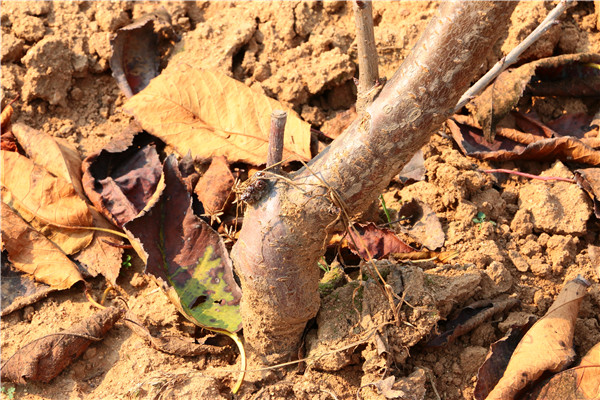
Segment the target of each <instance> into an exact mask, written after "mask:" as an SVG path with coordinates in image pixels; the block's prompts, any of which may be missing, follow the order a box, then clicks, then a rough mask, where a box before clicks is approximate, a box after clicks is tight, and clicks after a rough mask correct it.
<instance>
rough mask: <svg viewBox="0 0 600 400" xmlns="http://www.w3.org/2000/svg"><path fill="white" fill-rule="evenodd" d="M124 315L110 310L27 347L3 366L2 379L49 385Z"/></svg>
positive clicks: (114, 309)
mask: <svg viewBox="0 0 600 400" xmlns="http://www.w3.org/2000/svg"><path fill="white" fill-rule="evenodd" d="M121 314H122V310H120V309H118V308H115V307H109V308H106V309H104V310H102V311H100V312H98V313H96V314H94V315H92V316H91V317H89V318H87V319H85V320H83V321H82V322H80V323H79V324H77V325H74V326H73V327H72V328H71V329H70V330H68V331H65V332H61V333H55V334H50V335H47V336H44V337H42V338H40V339H37V340H34V341H33V342H30V343H28V344H26V345H25V346H24V347H22V348H21V349H19V350H18V351H17V352H16V353H15V354H13V355H12V356H11V357H10V358H9V359H8V361H6V362H5V363H4V365H3V366H2V370H1V377H2V379H3V380H7V381H11V382H15V383H21V384H25V383H27V382H32V381H34V382H43V383H48V382H50V381H51V380H52V379H54V378H55V377H56V376H57V375H58V374H60V373H61V372H62V370H64V369H65V368H66V367H67V366H68V365H69V364H71V362H73V361H74V360H75V359H76V358H77V357H79V356H80V355H81V354H82V353H83V352H84V351H85V350H86V349H87V348H88V346H89V345H90V344H92V342H97V341H99V340H102V338H103V337H104V335H105V334H106V332H108V331H109V330H110V328H112V327H113V325H114V324H115V322H117V321H118V320H119V318H120V317H121Z"/></svg>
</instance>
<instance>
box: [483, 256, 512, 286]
mask: <svg viewBox="0 0 600 400" xmlns="http://www.w3.org/2000/svg"><path fill="white" fill-rule="evenodd" d="M485 272H486V274H487V275H488V276H489V277H490V278H491V279H492V281H494V283H495V284H496V290H497V291H498V293H505V292H507V291H508V290H510V288H511V287H512V283H513V279H512V276H511V275H510V272H509V271H508V269H506V267H504V265H502V263H499V262H498V261H493V262H492V263H491V264H490V265H489V266H488V267H487V268H486V270H485Z"/></svg>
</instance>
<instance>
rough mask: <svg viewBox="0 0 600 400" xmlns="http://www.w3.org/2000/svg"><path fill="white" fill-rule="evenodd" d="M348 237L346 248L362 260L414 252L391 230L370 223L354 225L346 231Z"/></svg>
mask: <svg viewBox="0 0 600 400" xmlns="http://www.w3.org/2000/svg"><path fill="white" fill-rule="evenodd" d="M348 236H349V238H348V239H347V241H348V247H349V248H350V250H351V251H352V252H353V253H354V254H357V255H359V256H360V257H361V258H362V259H363V260H369V259H370V258H373V259H379V258H383V257H385V256H387V255H389V254H390V253H410V252H413V251H415V249H413V248H412V247H410V246H409V245H407V244H406V243H404V242H403V241H402V240H400V238H399V237H398V236H397V235H396V234H395V233H394V232H392V231H391V230H389V229H385V228H383V229H382V228H378V227H377V226H376V225H375V224H373V223H371V222H369V223H368V224H354V225H353V226H352V227H351V228H350V229H348ZM369 256H370V257H369Z"/></svg>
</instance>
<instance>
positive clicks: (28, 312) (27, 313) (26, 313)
mask: <svg viewBox="0 0 600 400" xmlns="http://www.w3.org/2000/svg"><path fill="white" fill-rule="evenodd" d="M34 314H35V309H34V308H33V306H27V307H25V309H24V310H23V319H24V320H26V321H29V322H31V321H32V320H33V315H34Z"/></svg>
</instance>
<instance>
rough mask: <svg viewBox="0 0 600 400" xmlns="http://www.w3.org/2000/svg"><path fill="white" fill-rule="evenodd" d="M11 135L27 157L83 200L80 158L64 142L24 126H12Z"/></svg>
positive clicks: (74, 150) (76, 152)
mask: <svg viewBox="0 0 600 400" xmlns="http://www.w3.org/2000/svg"><path fill="white" fill-rule="evenodd" d="M13 134H14V135H15V137H16V138H17V140H18V141H19V144H20V145H21V147H22V148H23V150H25V153H26V154H27V157H28V158H29V159H30V160H32V161H33V162H34V163H35V164H36V165H38V166H40V167H42V168H44V169H45V170H46V171H48V172H50V173H51V174H53V175H54V176H58V177H61V178H63V179H64V180H65V181H67V182H69V183H70V184H71V185H73V187H74V188H75V191H76V192H77V194H78V195H79V196H80V197H81V198H82V199H85V193H84V192H83V187H82V186H81V158H80V157H79V152H78V151H77V149H76V148H75V147H73V146H72V145H71V144H70V143H69V142H67V141H66V140H63V139H60V138H55V137H53V136H50V135H48V134H46V133H43V132H41V131H38V130H37V129H33V128H31V127H29V126H27V125H25V124H20V123H18V124H15V125H13Z"/></svg>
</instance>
